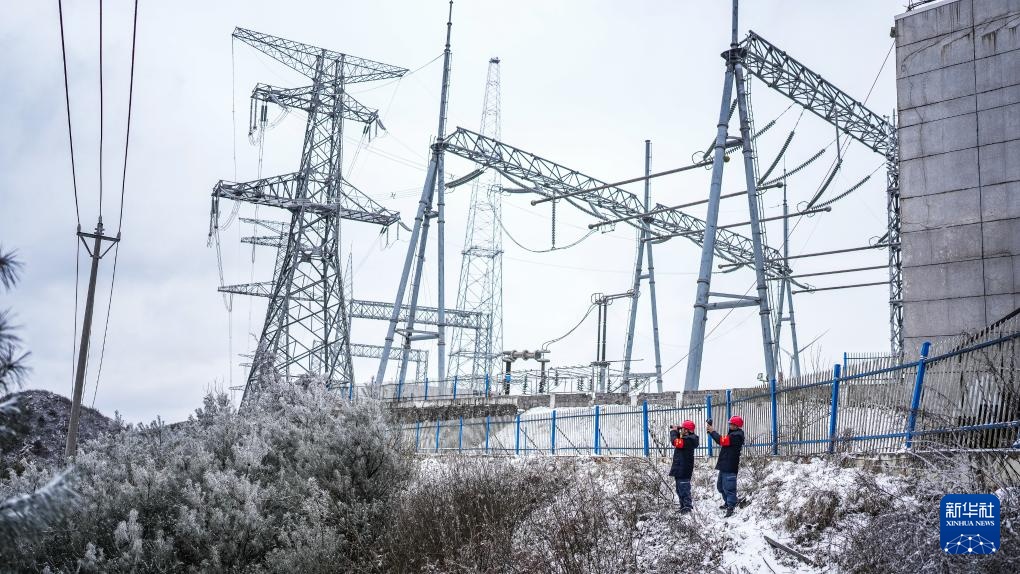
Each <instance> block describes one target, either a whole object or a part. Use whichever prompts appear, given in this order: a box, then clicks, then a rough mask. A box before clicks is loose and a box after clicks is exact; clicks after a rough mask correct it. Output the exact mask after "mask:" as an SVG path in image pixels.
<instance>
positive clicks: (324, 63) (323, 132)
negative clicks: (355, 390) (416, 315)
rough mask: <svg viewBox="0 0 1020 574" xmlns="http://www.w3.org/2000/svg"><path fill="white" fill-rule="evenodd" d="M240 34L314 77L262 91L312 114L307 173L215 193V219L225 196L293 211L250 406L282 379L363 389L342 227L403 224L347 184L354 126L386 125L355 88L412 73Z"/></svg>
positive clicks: (251, 379) (220, 186) (219, 187)
mask: <svg viewBox="0 0 1020 574" xmlns="http://www.w3.org/2000/svg"><path fill="white" fill-rule="evenodd" d="M233 36H234V38H236V39H238V40H240V41H242V42H244V43H246V44H248V45H250V46H252V47H253V48H255V49H256V50H259V51H260V52H263V53H264V54H266V55H268V56H270V57H272V58H274V59H275V60H277V61H279V62H281V63H283V64H285V65H287V66H289V67H290V68H292V69H294V70H296V71H297V72H300V73H301V74H303V75H305V76H307V77H308V78H311V80H312V84H311V85H310V86H303V87H300V88H277V87H273V86H267V85H265V84H259V85H258V86H256V88H255V91H254V92H253V93H252V98H253V99H255V100H257V101H261V102H272V103H275V104H277V105H279V106H282V107H289V108H297V109H300V110H304V111H305V112H307V114H308V121H307V126H306V129H305V138H304V144H303V148H302V153H301V165H300V168H299V169H298V171H296V172H294V173H290V174H286V175H279V176H273V177H268V178H264V179H259V180H255V181H249V182H245V183H235V182H227V181H220V182H219V183H217V184H216V187H215V188H214V189H213V194H212V195H213V215H214V217H216V215H217V214H218V201H219V199H220V198H226V199H233V200H235V201H246V202H249V203H255V204H258V205H266V206H270V207H277V208H281V209H286V210H288V211H289V212H290V214H291V217H290V223H289V225H288V226H287V228H286V232H285V233H286V247H285V248H284V249H282V250H281V251H280V256H279V260H278V261H277V269H276V274H275V277H274V282H273V287H272V294H271V295H270V300H269V305H268V308H267V310H266V318H265V323H264V324H263V327H262V335H261V337H260V339H259V344H258V347H257V349H256V350H255V355H254V358H253V361H252V366H251V371H250V372H249V374H248V381H247V383H246V385H245V390H244V398H243V399H242V401H245V400H247V399H249V398H250V397H251V395H252V393H253V392H257V390H258V388H259V385H260V384H261V383H262V382H263V381H264V380H266V379H267V377H272V376H276V375H277V374H280V375H282V376H284V377H292V376H302V375H318V376H321V377H322V378H323V379H324V380H325V382H326V384H328V385H345V384H353V382H354V374H353V370H352V364H351V341H350V318H349V316H348V304H349V302H348V301H347V300H345V289H344V278H343V274H342V273H341V265H340V245H339V237H340V220H341V219H351V220H354V221H363V222H367V223H374V224H377V225H382V226H388V225H391V224H393V223H395V222H397V221H399V218H400V217H399V214H397V213H396V212H393V211H390V210H387V209H384V208H383V207H382V206H380V205H379V204H377V203H376V202H374V201H372V200H371V199H369V198H368V197H367V196H365V195H364V194H362V193H361V192H360V191H358V189H357V188H355V187H354V186H353V185H351V184H350V183H348V182H347V181H346V180H344V178H343V175H342V173H341V167H342V161H343V154H342V150H343V145H342V144H343V130H344V120H345V119H346V120H353V121H356V122H360V123H363V124H365V125H366V129H367V128H368V127H370V126H371V125H372V124H373V123H376V122H377V121H378V120H379V115H378V112H377V111H376V110H372V109H369V108H367V107H365V106H364V105H362V104H361V103H360V102H358V101H357V100H355V99H354V98H352V97H351V96H350V94H348V93H347V92H346V90H345V87H346V85H347V84H350V83H357V82H370V81H374V80H385V79H388V78H399V77H401V76H403V75H404V74H405V73H406V72H407V70H406V69H404V68H398V67H396V66H391V65H389V64H382V63H379V62H374V61H372V60H366V59H363V58H357V57H355V56H350V55H347V54H341V53H339V52H333V51H330V50H326V49H323V48H317V47H315V46H309V45H307V44H301V43H299V42H294V41H291V40H286V39H283V38H277V37H275V36H270V35H268V34H262V33H259V32H254V31H251V30H245V29H243V28H237V29H236V30H234V34H233ZM242 287H243V286H242Z"/></svg>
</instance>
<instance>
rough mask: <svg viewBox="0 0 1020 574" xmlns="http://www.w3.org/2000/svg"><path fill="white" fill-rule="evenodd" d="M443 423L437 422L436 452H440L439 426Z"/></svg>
mask: <svg viewBox="0 0 1020 574" xmlns="http://www.w3.org/2000/svg"><path fill="white" fill-rule="evenodd" d="M440 422H441V421H436V452H437V453H438V452H439V424H440Z"/></svg>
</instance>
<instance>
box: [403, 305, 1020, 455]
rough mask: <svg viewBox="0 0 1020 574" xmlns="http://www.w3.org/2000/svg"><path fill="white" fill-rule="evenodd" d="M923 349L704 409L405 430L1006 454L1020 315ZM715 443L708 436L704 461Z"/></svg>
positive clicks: (554, 441) (573, 443) (495, 446)
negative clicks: (736, 435)
mask: <svg viewBox="0 0 1020 574" xmlns="http://www.w3.org/2000/svg"><path fill="white" fill-rule="evenodd" d="M982 335H983V337H984V340H983V341H981V342H976V341H975V340H974V337H973V336H968V337H958V338H954V339H948V340H944V341H940V342H939V343H937V344H936V345H932V344H930V343H924V344H923V345H922V346H921V348H920V350H919V353H918V356H917V357H918V358H917V359H916V360H914V361H911V362H906V363H902V364H890V363H891V362H890V361H888V360H886V359H885V358H881V357H879V358H875V359H874V360H873V361H871V362H870V363H869V366H873V367H874V368H871V369H868V370H863V369H861V368H859V367H860V364H859V363H856V364H855V366H854V368H850V369H847V370H846V371H843V368H842V365H840V364H837V365H835V366H834V367H833V369H832V370H831V371H829V372H824V373H813V374H809V375H806V376H802V377H799V378H797V379H789V380H786V381H781V382H776V381H772V382H771V383H770V384H768V385H763V386H759V387H754V388H737V389H728V390H718V391H710V392H707V393H705V394H703V395H699V397H698V400H699V401H702V400H703V402H699V404H683V405H681V406H669V407H664V406H661V405H650V404H648V403H643V404H641V405H638V406H630V405H596V406H593V407H569V408H560V409H551V408H536V409H530V410H529V411H528V412H527V413H522V414H518V415H512V416H499V417H497V416H493V417H485V418H473V419H465V418H459V419H452V420H433V421H419V422H415V423H411V424H405V425H403V426H402V427H401V429H402V432H403V433H404V436H405V437H406V439H407V440H408V441H410V442H411V444H413V445H414V448H415V449H416V450H417V451H419V452H433V453H450V452H461V453H479V454H504V455H524V454H535V453H545V454H603V455H643V456H651V455H665V454H667V453H668V452H669V451H670V449H671V447H669V446H668V429H669V426H670V425H671V424H678V423H679V422H680V421H682V420H684V419H690V420H693V421H694V422H695V425H696V427H697V429H698V431H697V432H698V434H700V435H702V436H704V431H703V429H704V428H705V423H706V421H707V420H708V419H712V420H713V421H714V422H715V425H716V427H718V428H720V429H725V427H726V425H725V421H726V420H728V419H729V417H730V416H732V415H736V414H739V415H740V416H742V417H743V419H744V432H745V435H746V437H747V442H746V443H745V448H746V449H748V450H749V451H750V452H753V453H761V454H783V455H790V454H815V453H824V452H829V453H832V452H843V451H882V450H901V449H912V448H915V447H917V446H918V445H925V446H932V447H934V448H1007V447H1010V446H1012V445H1013V443H1014V442H1015V441H1016V439H1017V431H1018V429H1020V317H1017V318H1015V319H1013V320H1011V321H1009V322H1006V323H1004V324H1002V325H999V326H997V328H996V329H994V330H992V331H990V332H986V333H983V334H982ZM717 448H718V447H716V446H715V445H713V444H712V443H711V441H709V440H706V439H705V438H703V439H702V446H700V447H699V451H700V454H702V455H706V456H712V455H713V453H714V452H715V451H716V450H717Z"/></svg>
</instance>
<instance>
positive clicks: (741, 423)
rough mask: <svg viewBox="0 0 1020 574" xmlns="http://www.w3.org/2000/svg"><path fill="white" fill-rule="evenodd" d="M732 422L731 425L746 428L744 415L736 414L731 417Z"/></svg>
mask: <svg viewBox="0 0 1020 574" xmlns="http://www.w3.org/2000/svg"><path fill="white" fill-rule="evenodd" d="M730 424H731V425H736V426H738V427H740V428H744V419H743V418H742V417H739V416H736V415H734V416H732V417H730Z"/></svg>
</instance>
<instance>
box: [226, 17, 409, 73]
mask: <svg viewBox="0 0 1020 574" xmlns="http://www.w3.org/2000/svg"><path fill="white" fill-rule="evenodd" d="M233 36H234V38H237V39H238V40H240V41H242V42H244V43H245V44H248V45H249V46H251V47H253V48H255V49H256V50H258V51H260V52H262V53H263V54H266V55H267V56H269V57H271V58H273V59H274V60H277V61H278V62H280V63H282V64H284V65H286V66H287V67H289V68H292V69H294V70H296V71H298V72H300V73H302V74H304V75H305V76H308V77H309V78H313V79H314V78H315V74H316V69H317V66H316V60H317V59H318V58H320V57H322V58H323V59H324V60H328V61H331V62H337V63H339V64H341V65H342V73H343V81H344V83H347V84H354V83H358V82H371V81H375V80H387V79H390V78H399V77H401V76H403V75H404V74H406V73H407V68H400V67H397V66H391V65H389V64H383V63H382V62H375V61H372V60H367V59H365V58H358V57H355V56H351V55H348V54H341V53H340V52H334V51H332V50H325V49H323V48H317V47H315V46H309V45H308V44H302V43H301V42H294V41H293V40H287V39H285V38H279V37H277V36H271V35H269V34H263V33H261V32H256V31H254V30H246V29H244V28H235V29H234V34H233Z"/></svg>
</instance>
